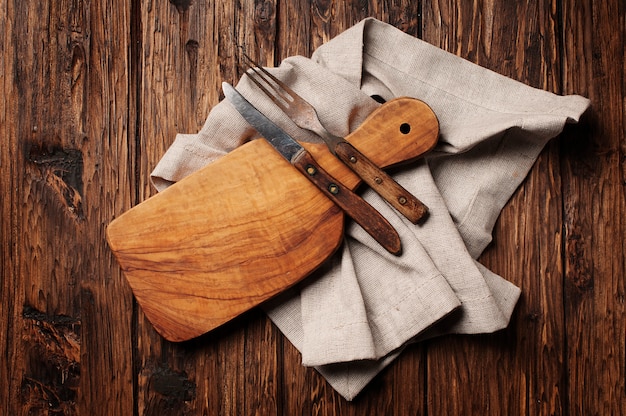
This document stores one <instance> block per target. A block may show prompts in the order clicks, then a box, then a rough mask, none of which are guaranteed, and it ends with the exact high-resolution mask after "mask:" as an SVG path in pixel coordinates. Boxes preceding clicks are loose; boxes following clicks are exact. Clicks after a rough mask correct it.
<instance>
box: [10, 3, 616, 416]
mask: <svg viewBox="0 0 626 416" xmlns="http://www.w3.org/2000/svg"><path fill="white" fill-rule="evenodd" d="M0 4H1V5H2V7H0V31H1V33H4V36H3V37H2V40H1V41H0V45H1V48H2V55H1V56H0V74H1V77H0V78H1V79H2V81H1V84H0V85H1V86H0V88H1V91H2V100H1V101H0V178H1V181H0V191H1V194H2V202H1V206H2V222H1V236H0V238H1V242H2V257H1V265H2V267H1V269H0V281H1V286H0V298H1V301H2V303H1V309H0V357H2V359H1V361H0V380H3V381H2V383H0V385H1V387H0V413H1V414H5V415H16V414H24V415H26V414H55V415H57V414H65V415H74V414H81V415H100V414H101V415H132V414H140V415H144V414H146V415H169V414H171V415H180V414H187V415H202V414H203V415H218V414H219V415H248V414H258V415H274V414H277V415H295V414H303V415H304V414H323V415H339V414H341V415H365V414H368V415H370V414H371V415H393V414H395V415H409V414H432V415H467V414H494V415H519V414H532V415H535V414H573V415H590V414H599V415H618V414H626V382H625V377H626V371H625V362H626V310H625V308H626V305H625V303H624V297H625V292H624V276H625V274H626V269H625V262H624V251H625V245H624V241H625V238H626V221H625V220H624V218H625V216H626V203H625V201H626V195H625V184H626V165H625V164H626V162H625V152H626V141H625V139H624V137H625V133H626V122H625V121H624V114H626V109H625V108H624V103H625V101H624V99H625V98H626V94H625V93H626V86H625V81H624V78H625V70H626V67H625V63H624V53H625V52H626V49H625V39H626V35H625V29H624V25H625V17H624V16H625V14H626V6H625V4H624V2H623V1H622V0H606V1H592V0H578V1H573V0H558V1H542V0H530V1H525V2H515V1H508V0H491V1H474V2H464V1H460V0H456V1H454V0H449V1H437V0H424V1H417V2H413V1H408V0H396V1H381V2H373V1H371V2H368V1H349V2H329V1H313V2H307V1H300V0H294V1H262V0H257V1H247V0H244V1H241V2H228V1H208V0H176V1H175V0H170V1H169V2H167V1H158V2H154V1H139V0H134V1H121V0H106V1H82V0H73V1H49V0H42V1H14V0H5V1H2V2H1V3H0ZM367 16H373V17H377V18H379V19H381V20H383V21H386V22H389V23H391V24H393V25H395V26H397V27H398V28H400V29H402V30H403V31H405V32H407V33H410V34H412V35H414V36H417V37H420V38H422V39H424V40H426V41H428V42H430V43H432V44H434V45H436V46H439V47H441V48H443V49H445V50H448V51H450V52H453V53H455V54H457V55H459V56H462V57H464V58H466V59H468V60H470V61H473V62H476V63H478V64H480V65H483V66H485V67H488V68H490V69H493V70H495V71H497V72H499V73H501V74H504V75H507V76H509V77H511V78H514V79H517V80H520V81H522V82H524V83H527V84H529V85H531V86H534V87H538V88H542V89H546V90H548V91H552V92H555V93H560V94H571V93H575V94H581V95H584V96H587V97H589V98H590V99H591V100H592V103H593V104H592V105H593V110H592V111H591V112H590V113H589V114H588V115H587V116H586V117H585V119H584V120H583V122H582V123H581V124H579V125H574V126H570V127H568V128H566V130H565V131H564V132H563V134H561V135H560V136H559V137H558V138H557V139H555V140H554V141H552V142H551V143H550V144H549V145H548V146H547V148H546V149H545V150H544V152H543V153H542V154H541V156H540V158H539V160H538V161H537V163H536V165H535V166H534V168H533V169H532V171H531V173H530V175H529V177H528V178H527V179H526V181H525V182H524V184H523V185H522V187H521V188H520V189H519V190H518V191H517V192H516V193H515V195H514V196H513V198H512V200H511V201H510V203H509V204H508V205H507V206H506V207H505V209H504V211H503V213H502V216H501V218H500V220H499V221H498V223H497V224H496V228H495V236H494V243H493V244H492V245H491V247H490V248H489V249H488V250H487V251H486V253H485V254H484V255H483V256H482V258H481V261H482V262H483V263H484V264H486V265H487V266H488V267H490V268H491V269H492V270H494V271H495V272H497V273H499V274H500V275H502V276H505V277H507V278H508V279H510V280H511V281H512V282H514V283H515V284H517V285H518V286H520V287H521V288H522V290H523V295H522V298H521V300H520V302H519V305H518V307H517V310H516V312H515V314H514V316H513V321H512V322H511V325H510V326H509V328H508V329H506V330H504V331H501V332H499V333H496V334H492V335H481V336H462V337H461V336H454V337H452V336H450V337H443V338H440V339H435V340H432V341H429V342H425V343H422V344H419V345H416V346H414V347H411V348H409V349H408V350H407V351H405V352H404V353H403V354H402V355H401V356H400V358H399V359H398V360H397V361H396V362H395V363H394V364H393V365H391V366H390V367H389V368H388V369H386V370H385V371H384V372H383V373H382V374H380V375H379V376H378V377H376V379H375V380H374V381H373V382H372V383H371V384H370V385H369V386H368V387H367V388H366V389H365V391H364V392H363V393H362V394H361V395H360V396H359V397H357V399H356V400H355V401H354V402H352V403H349V402H346V401H345V400H343V399H342V398H341V397H340V396H339V395H337V394H336V393H335V392H334V391H333V390H332V388H331V387H330V386H329V385H328V384H327V383H326V382H325V381H324V379H323V378H321V377H320V376H319V375H318V374H317V373H316V372H315V371H314V370H312V369H308V368H304V367H302V366H301V365H300V356H299V353H298V352H297V350H295V349H294V347H293V346H292V345H291V344H290V343H289V342H288V341H287V340H286V339H285V338H284V337H283V336H282V335H281V333H280V332H279V331H278V330H277V329H276V328H275V327H274V326H273V325H272V324H271V323H270V322H269V320H268V319H267V318H266V317H265V316H264V315H263V313H261V312H260V311H257V310H254V311H251V312H250V313H247V314H246V315H244V316H243V317H241V318H240V319H238V320H236V321H235V322H233V323H232V324H230V325H227V326H226V327H224V328H221V329H219V330H217V331H215V332H213V333H211V334H209V335H207V336H204V337H201V338H200V339H197V340H194V341H192V342H187V343H183V344H172V343H168V342H165V341H163V340H162V339H161V338H160V337H159V336H158V335H157V334H156V333H155V332H154V330H153V329H152V327H151V326H150V324H149V323H148V322H147V321H146V320H145V318H144V316H143V315H142V311H141V309H140V308H139V307H138V306H137V305H136V304H135V303H134V301H133V297H132V295H131V292H130V289H129V287H128V285H127V284H126V282H125V280H124V278H123V276H122V275H121V273H120V270H119V268H118V266H117V264H116V263H115V261H114V260H113V258H112V255H111V253H110V251H109V250H108V248H107V245H106V243H105V239H104V230H105V227H106V225H107V224H108V223H109V222H110V221H111V220H112V219H113V218H115V217H116V216H117V215H119V214H120V213H122V212H124V211H125V210H127V209H128V208H130V207H131V206H133V205H134V204H137V203H138V202H140V201H142V200H144V199H145V198H147V197H148V196H150V195H151V194H153V193H154V190H153V189H152V188H151V185H150V184H149V172H150V171H151V169H152V168H153V167H154V166H155V164H156V163H157V161H158V160H159V158H160V157H161V156H162V155H163V153H164V152H165V150H166V149H167V147H168V146H169V144H170V143H171V142H172V141H173V139H174V137H175V134H176V133H195V132H196V131H198V130H199V129H200V128H201V126H202V124H203V122H204V120H205V118H206V116H207V113H208V112H209V110H210V108H211V107H212V106H213V105H214V104H216V103H217V102H218V100H219V99H220V96H219V94H220V83H221V82H222V81H229V82H234V81H236V80H237V79H238V78H239V76H240V72H239V71H238V68H237V67H236V64H235V59H234V54H235V46H234V45H235V44H236V43H239V44H244V43H245V44H246V45H249V46H250V48H249V49H251V50H252V51H253V52H254V54H255V58H256V59H258V60H260V61H261V62H263V63H265V64H268V63H269V64H277V63H279V62H280V60H281V59H283V58H285V57H287V56H290V55H294V54H301V55H310V54H311V52H312V51H313V50H314V49H315V48H316V47H318V46H319V45H321V44H322V43H324V42H325V41H327V40H329V39H330V38H332V37H333V36H335V35H336V34H338V33H340V32H341V31H343V30H344V29H346V28H348V27H350V26H351V25H353V24H354V23H356V22H358V21H359V20H361V19H362V18H365V17H367Z"/></svg>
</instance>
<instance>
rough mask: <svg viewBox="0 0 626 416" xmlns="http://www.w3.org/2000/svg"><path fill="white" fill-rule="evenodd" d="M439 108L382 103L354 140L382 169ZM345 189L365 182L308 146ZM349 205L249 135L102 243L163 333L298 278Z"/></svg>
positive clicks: (184, 328)
mask: <svg viewBox="0 0 626 416" xmlns="http://www.w3.org/2000/svg"><path fill="white" fill-rule="evenodd" d="M438 129H439V124H438V121H437V118H436V116H435V115H434V113H433V112H432V110H431V109H430V108H429V107H428V106H427V105H426V104H425V103H423V102H421V101H419V100H416V99H412V98H397V99H394V100H391V101H389V102H387V103H385V104H383V105H382V106H381V107H380V108H379V109H377V110H376V111H374V112H373V113H372V114H371V115H370V116H369V117H368V118H367V119H366V121H365V122H364V123H363V124H362V125H361V126H360V127H359V128H358V129H357V130H355V131H354V132H353V133H352V134H350V135H349V136H347V137H346V140H348V141H349V142H350V143H352V144H353V145H354V146H355V147H356V148H358V149H359V150H360V151H361V152H362V153H363V154H365V155H366V156H367V157H368V158H370V160H372V162H374V163H375V164H376V165H378V166H380V167H389V166H393V165H397V164H401V163H403V162H407V161H410V160H414V159H416V158H418V157H419V156H421V155H423V154H424V153H425V152H427V151H428V150H430V149H432V147H433V146H434V145H435V144H436V141H437V137H438V133H439V130H438ZM302 145H303V146H304V147H305V148H306V149H307V150H308V151H309V152H310V153H311V154H313V156H314V157H315V158H316V160H317V161H318V162H319V164H320V165H321V166H322V167H323V168H324V169H326V170H327V171H328V172H329V173H330V174H331V175H332V176H334V177H335V178H337V179H338V180H340V181H341V182H342V183H343V184H344V185H346V186H347V187H349V188H351V189H354V188H356V187H357V186H358V184H359V182H360V179H359V177H358V176H356V175H355V174H354V173H352V171H351V170H350V169H349V168H347V167H346V166H345V165H344V164H343V163H341V162H340V161H339V160H338V159H337V158H335V157H334V156H333V155H332V154H331V153H329V151H328V148H327V147H326V145H324V144H311V143H302ZM343 225H344V215H343V212H342V211H341V210H340V209H339V208H338V207H337V206H336V205H335V204H333V203H332V202H331V201H330V200H329V199H328V198H326V197H325V196H324V195H323V194H322V193H321V191H319V190H318V189H317V188H316V187H315V186H313V185H312V184H311V182H309V180H307V179H306V178H305V177H304V176H303V175H302V174H301V173H300V172H298V171H297V170H296V169H295V168H294V167H293V166H291V165H290V164H289V163H288V162H287V161H286V160H285V159H284V158H282V157H281V156H280V155H279V154H278V153H277V152H276V151H275V150H274V149H273V148H272V147H271V146H270V145H269V144H268V143H267V142H266V141H265V140H253V141H251V142H248V143H246V144H244V145H242V146H240V147H239V148H237V149H235V150H234V151H232V152H230V153H229V154H227V155H225V156H223V157H222V158H220V159H218V160H216V161H215V162H213V163H211V164H209V165H207V166H205V167H204V168H202V169H200V170H199V171H197V172H196V173H194V174H192V175H189V176H188V177H186V178H185V179H183V180H181V181H179V182H177V183H176V184H174V185H172V186H170V187H169V188H167V189H166V190H164V191H163V192H161V193H159V194H157V195H155V196H153V197H152V198H149V199H147V200H146V201H144V202H142V203H141V204H139V205H137V206H135V207H134V208H132V209H130V210H129V211H127V212H126V213H124V214H122V215H121V216H120V217H118V218H117V219H115V220H114V221H113V222H111V224H109V226H108V228H107V240H108V242H109V246H110V247H111V250H112V251H113V253H114V254H115V257H116V258H117V260H118V262H119V264H120V265H121V267H122V270H123V272H124V274H125V276H126V278H127V280H128V282H129V284H130V287H131V289H132V291H133V293H134V295H135V297H136V299H137V302H138V303H139V305H140V306H141V307H142V309H143V311H144V313H145V314H146V317H147V318H148V320H150V322H151V323H152V324H153V325H154V327H155V329H156V330H157V332H159V333H160V334H161V335H162V336H163V337H164V338H165V339H167V340H170V341H184V340H188V339H191V338H194V337H197V336H199V335H202V334H204V333H206V332H208V331H210V330H212V329H214V328H216V327H217V326H219V325H222V324H223V323H225V322H227V321H229V320H231V319H232V318H234V317H236V316H238V315H240V314H241V313H243V312H245V311H247V310H249V309H250V308H252V307H254V306H257V305H258V304H260V303H261V302H263V301H265V300H267V299H269V298H271V297H273V296H274V295H276V294H278V293H280V292H282V291H284V290H285V289H287V288H289V287H291V286H293V285H294V284H295V283H297V282H299V281H301V280H302V279H303V278H304V277H306V276H307V275H308V274H310V273H311V272H312V271H313V270H315V269H316V268H317V267H319V266H320V265H321V264H322V263H323V262H324V261H325V260H326V259H328V257H330V256H331V255H332V253H333V252H334V251H335V250H336V249H337V248H338V247H339V245H340V244H341V241H342V238H343V229H344V227H343Z"/></svg>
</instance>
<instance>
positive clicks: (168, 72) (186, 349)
mask: <svg viewBox="0 0 626 416" xmlns="http://www.w3.org/2000/svg"><path fill="white" fill-rule="evenodd" d="M173 3H175V4H161V5H159V6H158V7H157V6H156V5H153V4H152V3H151V2H142V4H141V9H140V14H141V23H142V25H141V44H142V48H141V58H140V62H139V67H140V68H142V71H143V73H142V76H141V77H140V80H141V83H142V84H141V85H140V90H141V92H140V97H141V107H142V113H141V117H142V118H141V120H140V123H141V124H140V140H141V142H142V148H141V149H140V153H139V157H140V158H141V171H140V183H139V188H140V190H139V195H140V197H139V200H143V199H145V198H146V197H148V196H149V195H151V194H153V193H154V190H153V189H152V187H151V185H150V183H149V174H150V171H151V170H152V169H153V168H154V166H155V165H156V163H157V162H158V161H159V159H160V158H161V157H162V156H163V154H164V153H165V151H166V150H167V148H168V147H169V145H170V144H171V143H172V141H173V140H174V138H175V136H176V134H178V133H191V134H193V133H196V132H198V131H199V130H200V129H201V127H202V125H203V124H204V121H205V119H206V117H207V115H208V113H209V111H210V108H211V106H213V105H215V104H217V102H218V101H219V99H220V96H221V82H222V81H228V82H230V83H235V82H236V81H237V80H238V78H239V76H240V72H239V71H240V70H239V66H238V63H237V56H236V54H237V52H238V51H237V46H238V45H242V46H245V47H246V48H247V47H248V45H250V44H252V45H256V46H259V47H260V48H262V49H263V50H264V51H266V52H264V55H263V59H269V60H273V55H272V53H273V51H272V50H271V49H269V50H268V47H267V42H269V44H270V45H271V44H272V43H273V38H274V37H273V34H272V33H271V31H272V30H274V28H273V23H272V21H271V19H272V16H271V12H272V7H273V6H272V3H271V2H265V3H263V4H256V5H255V4H254V3H253V2H244V3H243V4H242V5H241V7H242V9H241V10H240V9H238V8H237V5H236V4H232V3H228V2H222V3H214V2H209V1H196V2H173ZM264 31H269V33H265V32H264ZM257 38H258V39H257ZM257 41H258V42H257ZM246 317H248V315H245V316H244V317H242V318H241V319H238V320H235V321H234V322H233V323H232V324H230V325H227V326H226V327H224V328H220V329H218V330H217V331H212V332H211V333H210V334H207V335H206V336H203V337H200V338H198V339H196V340H192V341H190V342H187V343H182V344H172V343H168V342H165V341H164V340H163V339H162V338H160V337H159V336H158V335H157V334H156V333H155V332H154V330H153V329H152V327H151V324H150V323H149V322H148V321H147V320H145V318H144V317H143V314H141V313H140V315H139V323H138V331H139V336H138V340H139V345H138V352H139V356H140V357H141V370H140V377H139V380H138V390H139V397H138V410H139V413H140V414H144V412H145V413H147V414H181V413H183V414H233V415H235V414H249V412H248V411H247V410H248V409H252V407H256V408H258V409H265V410H267V414H271V413H272V411H271V409H274V408H275V407H276V406H277V403H276V400H277V393H276V391H277V389H279V388H280V387H281V386H280V384H279V383H277V382H276V380H277V378H278V376H277V374H276V370H277V367H276V363H277V358H276V354H278V353H279V350H278V349H277V348H276V341H275V339H274V338H275V335H276V333H275V332H274V331H276V330H275V329H274V328H272V327H271V326H269V324H268V322H267V318H265V317H262V316H257V320H256V321H253V322H247V321H246V320H245V318H246ZM272 351H274V354H272ZM261 358H263V359H264V360H265V359H267V360H268V361H264V360H261ZM246 363H247V364H249V365H245V364H246ZM168 380H169V381H172V382H173V384H168ZM163 386H169V387H168V388H166V389H164V388H162V387H163ZM259 388H262V391H259V390H258V389H259ZM246 391H254V392H255V393H252V397H248V395H246V394H245V392H246ZM251 406H252V407H251ZM265 410H264V412H265ZM168 412H169V413H168Z"/></svg>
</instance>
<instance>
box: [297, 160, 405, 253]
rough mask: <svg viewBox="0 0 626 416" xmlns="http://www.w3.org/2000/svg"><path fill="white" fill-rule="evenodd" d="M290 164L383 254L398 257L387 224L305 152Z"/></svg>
mask: <svg viewBox="0 0 626 416" xmlns="http://www.w3.org/2000/svg"><path fill="white" fill-rule="evenodd" d="M291 163H292V164H293V165H294V166H295V167H296V168H297V169H298V170H299V171H300V172H302V173H303V174H304V176H306V177H307V178H308V179H309V180H310V181H311V182H313V183H314V184H315V185H316V186H317V187H318V188H319V189H320V190H321V191H322V192H323V193H324V194H325V195H326V196H327V197H328V198H329V199H330V200H331V201H333V202H334V203H335V204H337V205H338V206H339V207H340V208H341V209H342V210H343V211H344V212H345V213H346V214H347V215H348V216H349V217H350V218H352V219H353V220H354V221H356V223H357V224H359V225H360V226H361V227H363V229H364V230H365V231H367V233H368V234H369V235H371V236H372V237H373V238H374V239H375V240H376V241H377V242H378V243H379V244H380V245H381V246H383V247H384V248H385V249H386V250H387V251H389V252H390V253H392V254H395V255H400V254H401V252H402V243H401V241H400V236H399V235H398V232H397V231H396V230H395V228H393V226H392V225H391V224H390V223H389V221H387V219H386V218H385V217H383V215H382V214H381V213H380V212H378V211H377V210H376V209H375V208H374V207H372V206H371V205H370V204H369V203H367V202H366V201H365V200H364V199H363V198H361V197H360V196H358V195H357V194H355V193H354V192H352V191H351V190H350V189H349V188H347V187H346V186H344V185H343V184H342V183H341V182H339V181H337V180H336V179H334V178H333V177H332V176H331V175H330V174H329V173H328V172H326V171H325V170H324V169H323V168H322V167H321V166H320V165H319V164H318V163H317V162H316V161H315V159H314V158H313V156H311V154H310V153H309V152H307V151H303V152H301V153H300V154H299V155H298V156H296V157H295V158H294V159H293V160H292V161H291Z"/></svg>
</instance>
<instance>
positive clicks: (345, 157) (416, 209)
mask: <svg viewBox="0 0 626 416" xmlns="http://www.w3.org/2000/svg"><path fill="white" fill-rule="evenodd" d="M335 154H336V155H337V157H339V159H341V160H342V161H343V162H344V163H345V164H346V165H347V166H349V167H350V168H351V169H352V170H354V172H356V173H357V174H358V175H359V176H360V177H361V179H363V181H364V182H365V183H367V184H368V185H369V186H370V187H371V188H372V189H373V190H374V191H376V192H377V193H378V194H379V195H380V196H381V197H383V198H384V199H385V200H386V201H387V202H389V203H390V204H391V205H392V206H393V207H394V208H395V209H397V210H398V211H400V213H401V214H402V215H404V216H405V217H406V218H408V219H409V221H411V222H412V223H413V224H416V223H417V222H419V220H421V219H422V218H423V217H424V215H426V213H427V212H428V208H427V207H426V205H424V204H423V203H422V202H421V201H420V200H419V199H417V198H416V197H415V196H414V195H413V194H411V193H410V192H409V191H407V190H406V189H404V188H403V187H402V185H400V184H399V183H398V182H396V181H395V180H394V179H393V178H392V177H391V176H389V175H388V174H387V173H385V171H383V170H382V169H380V168H379V167H378V166H376V165H375V164H374V163H373V162H372V161H371V160H369V159H368V158H367V157H366V156H365V155H364V154H362V153H361V152H359V151H358V150H357V149H356V148H355V147H354V146H352V145H351V144H350V143H348V142H346V141H342V142H339V143H337V145H336V146H335Z"/></svg>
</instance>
